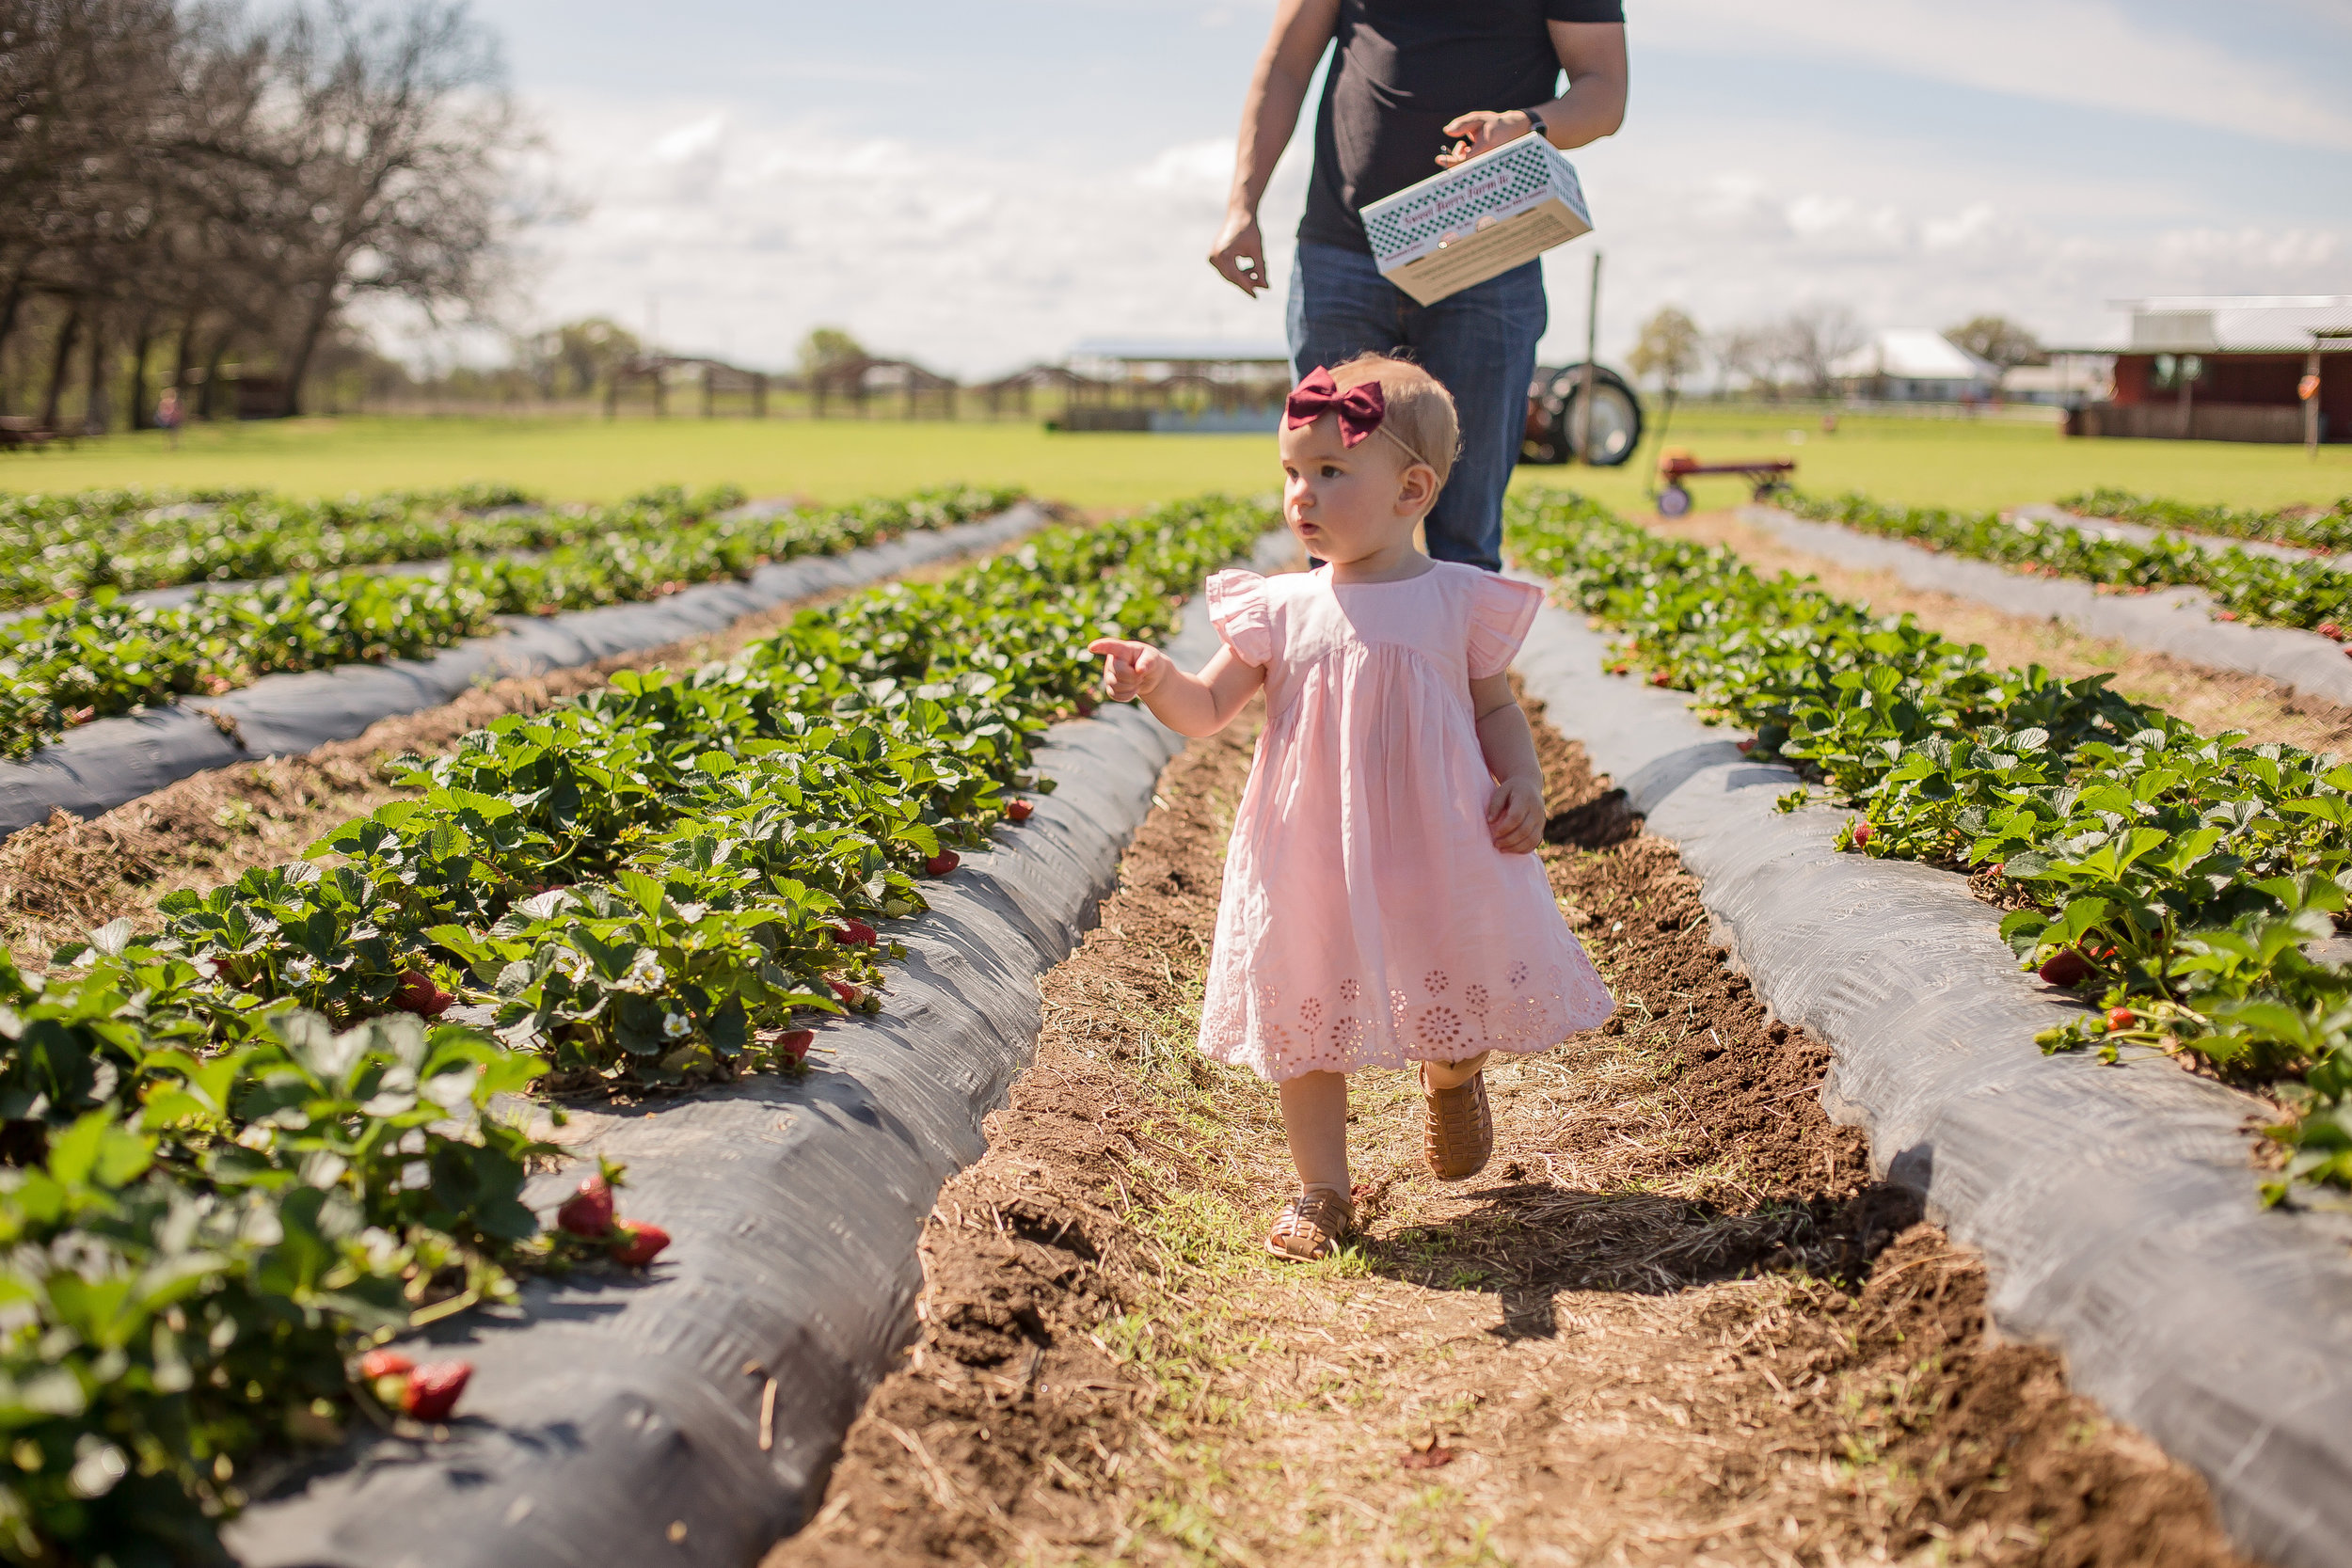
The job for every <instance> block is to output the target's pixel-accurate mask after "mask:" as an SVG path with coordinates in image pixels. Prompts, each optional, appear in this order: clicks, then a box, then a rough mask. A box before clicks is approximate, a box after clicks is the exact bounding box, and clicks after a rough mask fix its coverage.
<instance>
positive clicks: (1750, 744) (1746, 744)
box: [1740, 740, 1756, 756]
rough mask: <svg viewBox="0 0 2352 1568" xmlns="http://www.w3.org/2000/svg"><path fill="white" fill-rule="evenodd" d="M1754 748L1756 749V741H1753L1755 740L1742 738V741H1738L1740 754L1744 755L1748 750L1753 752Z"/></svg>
mask: <svg viewBox="0 0 2352 1568" xmlns="http://www.w3.org/2000/svg"><path fill="white" fill-rule="evenodd" d="M1755 750H1756V742H1755V741H1753V740H1742V741H1740V755H1741V756H1746V755H1747V754H1748V753H1749V752H1753V751H1755Z"/></svg>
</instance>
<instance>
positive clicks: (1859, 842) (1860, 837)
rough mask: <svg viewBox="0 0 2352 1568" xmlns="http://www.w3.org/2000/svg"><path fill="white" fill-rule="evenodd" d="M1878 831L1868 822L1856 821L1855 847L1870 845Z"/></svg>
mask: <svg viewBox="0 0 2352 1568" xmlns="http://www.w3.org/2000/svg"><path fill="white" fill-rule="evenodd" d="M1877 832H1878V830H1877V829H1876V828H1873V827H1872V826H1870V824H1868V823H1867V822H1857V823H1855V824H1854V825H1853V847H1855V848H1857V849H1862V848H1867V847H1868V846H1869V843H1870V839H1871V838H1872V836H1873V835H1874V834H1876V833H1877Z"/></svg>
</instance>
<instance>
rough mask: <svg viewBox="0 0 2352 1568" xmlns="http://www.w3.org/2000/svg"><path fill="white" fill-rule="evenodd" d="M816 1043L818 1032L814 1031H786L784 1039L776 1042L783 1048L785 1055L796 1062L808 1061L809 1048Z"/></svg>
mask: <svg viewBox="0 0 2352 1568" xmlns="http://www.w3.org/2000/svg"><path fill="white" fill-rule="evenodd" d="M816 1043H817V1031H816V1030H814V1029H788V1030H787V1031H785V1036H784V1038H782V1039H780V1040H778V1041H776V1044H777V1045H779V1046H781V1047H783V1049H784V1053H785V1054H786V1055H787V1056H789V1057H791V1058H792V1059H793V1060H794V1061H796V1062H805V1061H807V1060H808V1048H809V1047H810V1046H812V1045H815V1044H816Z"/></svg>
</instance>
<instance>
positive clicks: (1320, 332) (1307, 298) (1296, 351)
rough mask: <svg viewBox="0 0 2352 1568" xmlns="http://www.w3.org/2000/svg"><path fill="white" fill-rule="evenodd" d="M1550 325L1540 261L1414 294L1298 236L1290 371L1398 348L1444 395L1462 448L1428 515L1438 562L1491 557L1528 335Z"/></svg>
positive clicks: (1526, 369)
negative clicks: (1462, 285) (1436, 296)
mask: <svg viewBox="0 0 2352 1568" xmlns="http://www.w3.org/2000/svg"><path fill="white" fill-rule="evenodd" d="M1547 325H1549V308H1548V307H1547V305H1546V303H1545V300H1544V274H1543V267H1542V264H1541V263H1539V262H1535V261H1530V262H1528V263H1527V264H1526V265H1525V266H1520V267H1514V268H1512V269H1511V270H1510V271H1509V272H1506V273H1504V274H1502V276H1501V277H1489V278H1488V279H1486V282H1484V283H1479V284H1475V285H1473V286H1472V287H1470V288H1468V289H1464V290H1463V291H1462V292H1461V293H1458V294H1454V295H1453V296H1452V297H1450V298H1447V299H1441V300H1439V301H1438V303H1437V304H1435V305H1416V304H1414V303H1413V300H1412V296H1411V295H1409V294H1407V293H1405V291H1404V290H1402V289H1400V288H1398V287H1397V286H1396V285H1395V284H1393V283H1391V282H1390V281H1389V280H1388V279H1387V278H1385V277H1381V276H1380V269H1379V268H1378V267H1377V266H1375V265H1374V264H1373V260H1372V258H1371V257H1370V256H1368V255H1366V254H1364V253H1363V252H1362V251H1357V250H1349V249H1347V248H1345V247H1344V246H1342V245H1317V244H1315V243H1314V242H1312V241H1310V240H1301V241H1299V242H1298V262H1297V265H1296V266H1295V267H1294V268H1293V269H1292V271H1291V296H1290V350H1291V361H1292V364H1293V366H1294V367H1295V369H1296V371H1297V373H1298V374H1299V375H1300V376H1302V377H1303V376H1304V375H1306V374H1307V372H1310V371H1311V370H1313V369H1314V368H1315V367H1316V366H1317V365H1336V364H1338V363H1339V362H1340V361H1341V360H1343V359H1347V358H1351V357H1353V356H1356V355H1359V354H1364V353H1375V354H1394V353H1397V352H1398V351H1399V350H1403V351H1405V354H1404V356H1405V357H1406V358H1410V359H1412V360H1414V361H1415V362H1416V363H1418V364H1419V365H1420V366H1421V367H1422V369H1423V370H1426V371H1427V372H1429V373H1430V374H1432V375H1434V376H1436V377H1437V378H1438V380H1439V381H1441V382H1443V383H1444V384H1445V388H1446V390H1447V391H1449V392H1452V393H1453V394H1454V411H1455V413H1456V414H1457V415H1459V417H1460V419H1461V421H1462V450H1461V452H1460V454H1459V455H1458V456H1456V457H1455V458H1454V474H1453V477H1452V478H1450V479H1448V480H1447V481H1446V484H1445V488H1444V489H1443V490H1441V491H1439V492H1438V504H1437V505H1435V506H1433V507H1431V508H1430V509H1429V517H1428V524H1427V528H1428V535H1429V553H1430V554H1431V555H1432V556H1434V557H1436V558H1437V559H1438V560H1439V561H1459V562H1466V563H1468V564H1470V565H1472V566H1483V567H1485V568H1486V570H1487V571H1490V572H1493V571H1500V570H1501V569H1502V490H1503V486H1505V485H1507V484H1508V483H1511V469H1512V467H1513V466H1514V465H1515V464H1517V463H1518V458H1519V442H1520V441H1521V439H1523V438H1524V436H1525V433H1526V429H1527V386H1528V383H1529V382H1531V381H1533V380H1534V378H1535V341H1536V340H1537V339H1539V338H1541V337H1542V336H1543V335H1544V328H1545V327H1546V326H1547Z"/></svg>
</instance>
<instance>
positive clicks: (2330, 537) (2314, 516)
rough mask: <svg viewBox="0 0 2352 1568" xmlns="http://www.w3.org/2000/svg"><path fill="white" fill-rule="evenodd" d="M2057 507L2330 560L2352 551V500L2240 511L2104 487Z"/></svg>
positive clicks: (2348, 498)
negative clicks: (2259, 542)
mask: <svg viewBox="0 0 2352 1568" xmlns="http://www.w3.org/2000/svg"><path fill="white" fill-rule="evenodd" d="M2058 505H2060V506H2062V507H2064V508H2065V509H2066V510H2067V511H2069V512H2072V513H2074V514H2076V515H2080V516H2084V517H2112V518H2115V519H2116V520H2117V521H2119V522H2125V523H2143V524H2146V525H2147V526H2148V527H2150V528H2169V529H2179V530H2181V531H2184V532H2186V533H2213V534H2219V535H2221V536H2222V537H2224V538H2229V539H2259V540H2262V541H2264V542H2265V543H2266V544H2272V545H2293V546H2296V547H2298V548H2302V549H2308V550H2312V551H2317V552H2320V553H2323V554H2328V555H2338V554H2341V553H2343V552H2344V551H2346V550H2352V496H2346V497H2344V499H2342V500H2339V501H2338V502H2336V503H2335V505H2333V506H2328V507H2318V506H2278V507H2269V508H2261V507H2250V506H2249V507H2237V506H2228V505H2224V504H2220V503H2214V504H2210V505H2199V504H2197V503H2194V502H2190V501H2176V500H2169V499H2165V498H2164V497H2162V496H2137V495H2134V494H2132V493H2131V492H2130V491H2128V490H2114V489H2109V488H2107V487H2106V486H2104V485H2103V486H2101V487H2100V488H2098V489H2096V490H2086V491H2083V492H2081V493H2079V494H2077V495H2072V496H2065V497H2061V498H2060V499H2059V500H2058Z"/></svg>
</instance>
